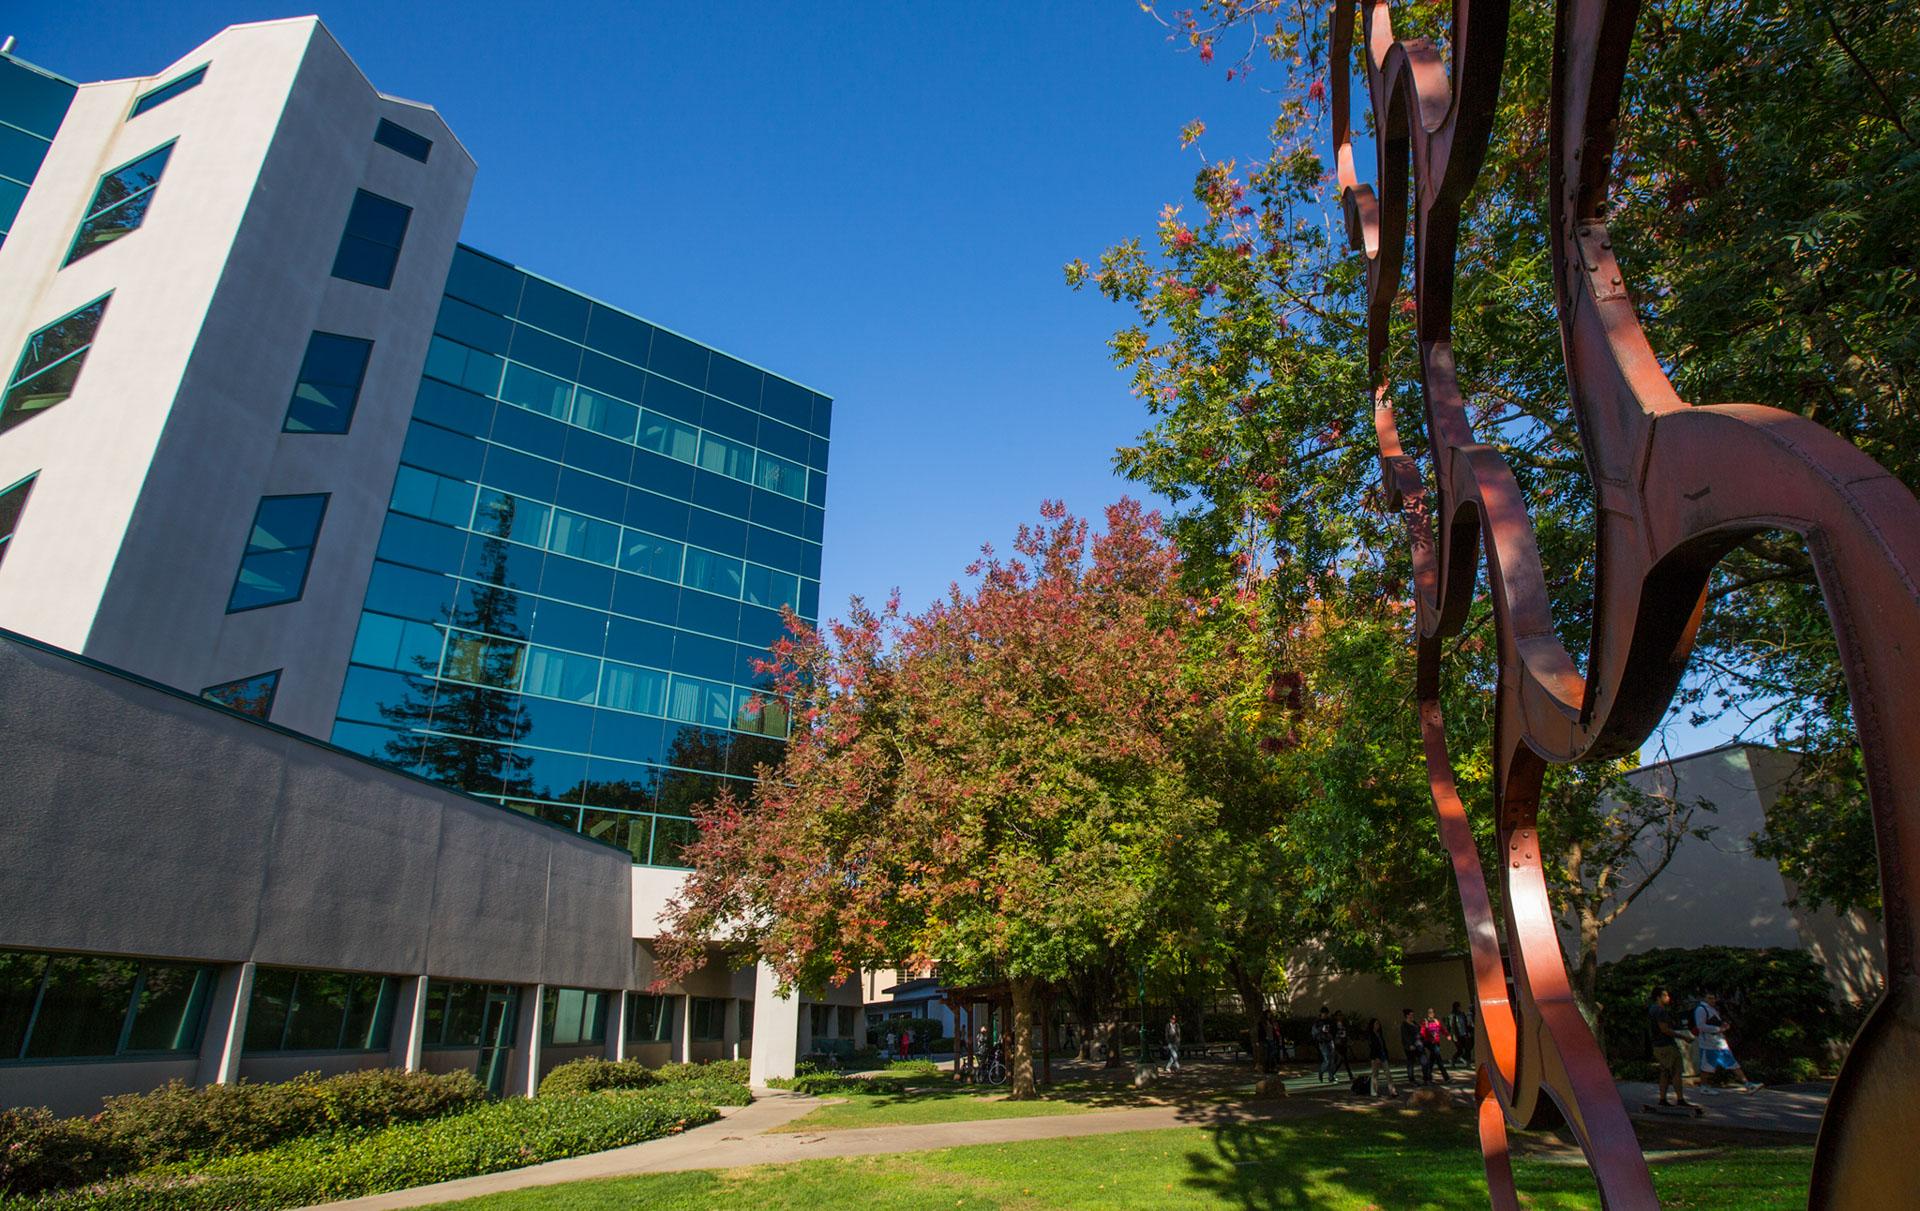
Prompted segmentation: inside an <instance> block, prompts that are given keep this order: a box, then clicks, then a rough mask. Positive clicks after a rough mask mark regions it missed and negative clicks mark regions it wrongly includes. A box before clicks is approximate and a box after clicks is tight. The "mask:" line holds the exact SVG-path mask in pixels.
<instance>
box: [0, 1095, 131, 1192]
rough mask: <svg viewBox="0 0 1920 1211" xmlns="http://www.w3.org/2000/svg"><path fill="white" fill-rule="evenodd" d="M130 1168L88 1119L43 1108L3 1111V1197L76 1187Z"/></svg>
mask: <svg viewBox="0 0 1920 1211" xmlns="http://www.w3.org/2000/svg"><path fill="white" fill-rule="evenodd" d="M127 1167H128V1162H127V1158H126V1157H125V1155H124V1154H122V1153H121V1152H120V1150H118V1149H117V1148H115V1147H114V1145H113V1142H112V1141H111V1140H110V1139H108V1138H107V1134H106V1132H104V1131H102V1130H100V1127H99V1125H98V1124H96V1123H94V1122H92V1121H90V1120H88V1119H82V1118H55V1117H54V1116H53V1112H52V1111H50V1110H45V1109H42V1108H40V1107H22V1108H20V1109H18V1110H0V1197H5V1196H9V1195H12V1196H19V1195H27V1194H38V1193H39V1192H40V1191H42V1190H53V1189H57V1188H59V1187H61V1186H77V1185H79V1184H80V1183H82V1182H90V1181H95V1180H97V1179H99V1178H102V1177H105V1176H106V1175H107V1174H109V1173H118V1172H123V1171H124V1170H125V1169H126V1168H127Z"/></svg>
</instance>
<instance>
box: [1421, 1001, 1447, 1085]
mask: <svg viewBox="0 0 1920 1211" xmlns="http://www.w3.org/2000/svg"><path fill="white" fill-rule="evenodd" d="M1446 1038H1447V1028H1446V1027H1445V1026H1443V1025H1441V1024H1440V1015H1439V1014H1438V1013H1435V1012H1434V1010H1433V1007H1432V1006H1431V1005H1429V1006H1428V1007H1427V1017H1426V1020H1425V1021H1423V1022H1421V1023H1420V1045H1421V1048H1422V1052H1421V1056H1420V1079H1421V1080H1422V1081H1424V1082H1425V1083H1426V1084H1429V1085H1431V1084H1433V1070H1434V1069H1435V1068H1438V1069H1439V1070H1440V1079H1441V1080H1442V1081H1451V1080H1452V1079H1453V1077H1452V1076H1451V1075H1450V1074H1449V1073H1448V1072H1447V1062H1446V1060H1445V1059H1443V1058H1442V1057H1441V1055H1440V1044H1441V1043H1443V1042H1445V1041H1446Z"/></svg>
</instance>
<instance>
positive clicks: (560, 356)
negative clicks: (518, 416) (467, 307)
mask: <svg viewBox="0 0 1920 1211" xmlns="http://www.w3.org/2000/svg"><path fill="white" fill-rule="evenodd" d="M520 305H521V307H522V308H523V309H524V308H525V306H526V300H525V299H522V300H521V304H520ZM585 352H586V351H585V350H584V349H582V348H580V346H578V345H576V344H574V343H573V342H572V341H564V340H561V339H560V338H559V337H557V336H550V335H548V334H547V333H545V332H542V331H540V330H539V329H538V328H532V327H529V326H527V325H526V324H515V325H514V326H513V336H512V337H511V338H510V340H509V341H508V343H507V356H508V357H511V358H512V359H513V360H514V361H516V362H520V363H522V364H524V365H528V366H532V367H533V368H534V369H536V370H544V371H546V372H547V373H548V374H555V375H558V376H560V377H561V378H564V379H567V380H569V381H572V382H578V381H579V379H580V359H581V356H582V355H583V354H584V353H585Z"/></svg>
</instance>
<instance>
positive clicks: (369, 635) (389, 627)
mask: <svg viewBox="0 0 1920 1211" xmlns="http://www.w3.org/2000/svg"><path fill="white" fill-rule="evenodd" d="M442 642H443V639H442V636H441V634H440V631H439V629H438V628H437V627H435V626H433V624H431V623H426V622H414V621H412V620H411V619H406V618H393V617H390V616H388V615H386V614H374V613H366V614H362V615H360V630H359V631H358V632H357V633H356V634H355V635H354V637H353V656H352V658H351V659H352V660H353V662H354V663H355V664H370V665H373V666H374V667H376V668H382V669H399V670H400V671H401V672H406V673H432V672H433V671H435V670H436V669H438V668H439V667H440V647H441V644H442Z"/></svg>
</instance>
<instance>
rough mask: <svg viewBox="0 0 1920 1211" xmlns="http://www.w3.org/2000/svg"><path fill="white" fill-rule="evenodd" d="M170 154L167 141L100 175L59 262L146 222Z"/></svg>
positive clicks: (71, 260) (68, 262) (96, 248)
mask: <svg viewBox="0 0 1920 1211" xmlns="http://www.w3.org/2000/svg"><path fill="white" fill-rule="evenodd" d="M172 155H173V144H172V143H168V144H166V145H165V146H163V147H156V148H154V149H153V150H152V151H150V152H148V153H147V154H146V155H144V156H141V157H140V158H139V159H137V160H135V161H133V163H131V164H125V165H122V166H121V167H119V168H116V169H114V170H113V171H112V172H110V173H108V174H106V175H105V176H103V177H101V178H100V184H99V185H98V186H97V187H96V188H95V189H94V191H93V201H92V202H90V203H88V204H87V216H86V218H84V219H82V220H80V230H79V231H78V232H77V233H75V235H74V237H73V247H72V248H70V249H68V250H67V259H66V261H65V262H63V264H65V265H71V264H73V263H74V262H75V261H77V260H79V259H80V258H81V257H83V256H87V255H89V254H91V253H95V252H98V251H100V249H102V248H105V247H106V246H107V245H108V244H111V243H113V242H114V241H115V240H117V239H119V238H120V237H122V236H125V235H131V234H132V233H133V232H135V231H137V230H138V229H139V227H140V224H142V223H144V222H146V219H147V208H148V207H149V206H151V205H152V204H153V195H154V193H155V191H156V190H157V189H158V188H159V186H160V175H161V174H162V173H164V172H165V171H166V170H167V160H168V158H170V157H171V156H172Z"/></svg>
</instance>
